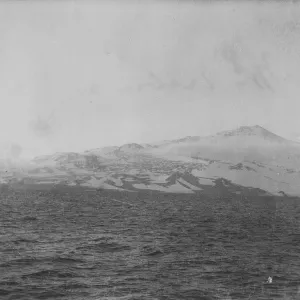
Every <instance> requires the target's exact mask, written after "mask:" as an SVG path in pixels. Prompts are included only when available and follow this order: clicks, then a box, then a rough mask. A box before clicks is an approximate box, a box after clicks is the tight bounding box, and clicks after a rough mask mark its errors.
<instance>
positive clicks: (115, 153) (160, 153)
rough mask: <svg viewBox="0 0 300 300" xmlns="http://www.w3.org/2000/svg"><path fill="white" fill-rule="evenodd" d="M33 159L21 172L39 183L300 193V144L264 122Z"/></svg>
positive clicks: (144, 188) (180, 189) (176, 190)
mask: <svg viewBox="0 0 300 300" xmlns="http://www.w3.org/2000/svg"><path fill="white" fill-rule="evenodd" d="M32 162H33V165H34V166H31V167H30V170H29V169H28V172H27V174H26V176H25V175H24V172H23V173H22V176H23V177H28V178H31V179H32V180H33V181H34V182H36V183H38V182H43V183H45V182H48V183H51V184H54V182H55V183H61V184H67V185H82V186H89V187H95V188H100V187H101V188H105V189H109V188H111V189H117V190H153V191H160V192H174V193H201V192H203V191H204V190H206V189H214V188H217V187H220V185H222V186H223V187H226V189H231V188H232V187H233V186H234V190H235V191H241V190H243V189H245V188H247V189H257V190H258V191H261V192H263V191H265V192H268V193H271V194H277V195H278V194H280V193H281V192H284V193H285V194H287V195H289V194H290V195H300V143H298V142H294V141H290V140H287V139H285V138H283V137H280V136H278V135H276V134H274V133H272V132H270V131H268V130H266V129H264V128H262V127H260V126H242V127H239V128H237V129H234V130H229V131H222V132H219V133H217V134H215V135H211V136H206V137H200V136H188V137H184V138H182V139H177V140H168V141H164V142H160V143H152V144H137V143H131V144H125V145H122V146H113V147H104V148H98V149H91V150H87V151H85V152H84V153H75V152H68V153H55V154H53V155H47V156H42V157H36V158H35V159H34V160H33V161H32ZM2 178H5V175H3V174H2ZM10 178H12V175H11V176H10Z"/></svg>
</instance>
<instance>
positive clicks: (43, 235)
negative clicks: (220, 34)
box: [0, 191, 300, 300]
mask: <svg viewBox="0 0 300 300" xmlns="http://www.w3.org/2000/svg"><path fill="white" fill-rule="evenodd" d="M0 197H1V201H0V299H3V300H5V299H7V300H8V299H11V300H15V299H24V300H25V299H26V300H31V299H70V300H71V299H72V300H79V299H87V300H89V299H110V300H112V299H222V300H229V299H300V227H299V221H300V201H299V200H291V199H285V198H281V199H270V198H255V197H253V198H251V199H243V200H240V201H238V200H237V199H232V198H230V197H229V198H228V199H209V198H208V197H204V196H200V195H199V196H181V195H157V196H156V195H152V196H150V195H149V194H144V195H143V194H139V195H138V196H136V197H132V196H130V195H129V194H121V193H111V194H109V193H108V192H105V193H100V194H98V195H96V194H93V193H87V192H85V193H83V192H81V193H79V192H76V193H75V192H74V193H70V192H68V193H67V192H64V191H61V192H56V193H51V192H44V193H39V192H37V191H36V192H35V191H30V192H29V191H27V192H25V191H15V192H6V193H2V194H1V196H0ZM268 276H272V277H273V283H272V284H266V280H267V278H268Z"/></svg>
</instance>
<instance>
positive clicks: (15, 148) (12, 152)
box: [10, 144, 23, 159]
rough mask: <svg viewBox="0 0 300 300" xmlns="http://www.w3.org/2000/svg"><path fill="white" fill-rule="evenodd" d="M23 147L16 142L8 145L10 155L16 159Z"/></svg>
mask: <svg viewBox="0 0 300 300" xmlns="http://www.w3.org/2000/svg"><path fill="white" fill-rule="evenodd" d="M22 151H23V148H22V147H21V146H20V145H18V144H11V146H10V156H11V157H12V158H14V159H18V158H19V157H20V155H21V154H22Z"/></svg>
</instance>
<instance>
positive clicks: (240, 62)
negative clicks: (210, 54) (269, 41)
mask: <svg viewBox="0 0 300 300" xmlns="http://www.w3.org/2000/svg"><path fill="white" fill-rule="evenodd" d="M215 54H216V55H217V56H221V58H222V59H223V60H224V61H226V62H227V63H228V64H229V65H231V67H232V70H233V72H234V74H235V75H236V77H237V81H236V85H237V86H239V87H243V86H247V85H251V86H255V87H256V88H258V89H260V90H269V91H273V87H272V84H271V80H270V79H271V77H272V73H271V71H270V66H269V63H268V60H267V54H266V53H262V54H261V55H258V56H255V55H254V53H252V52H250V50H249V49H246V47H245V45H244V44H243V43H242V39H240V38H235V39H233V40H231V41H225V42H222V43H221V45H220V47H219V48H218V49H217V50H216V52H215Z"/></svg>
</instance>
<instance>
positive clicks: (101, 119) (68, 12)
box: [0, 0, 300, 157]
mask: <svg viewBox="0 0 300 300" xmlns="http://www.w3.org/2000/svg"><path fill="white" fill-rule="evenodd" d="M299 69H300V4H299V3H298V2H296V3H294V2H292V1H273V2H269V1H253V2H250V1H248V2H247V1H237V0H236V1H214V2H212V1H183V0H182V1H175V0H174V1H157V0H153V1H134V0H122V1H116V0H113V1H104V0H103V1H97V2H96V1H43V2H42V1H40V2H38V1H10V2H6V1H3V2H1V3H0V105H1V110H0V126H1V128H2V130H1V131H0V148H1V147H2V149H6V150H5V151H12V152H13V153H14V154H12V155H14V156H18V157H19V156H20V157H29V156H35V155H42V154H48V153H52V152H57V151H83V150H86V149H90V148H97V147H102V146H109V145H122V144H124V143H131V142H137V143H146V142H154V141H160V140H164V139H173V138H180V137H184V136H188V135H209V134H213V133H216V132H218V131H221V130H228V129H232V128H236V127H238V126H242V125H246V126H247V125H256V124H258V125H261V126H263V127H265V128H267V129H269V130H271V131H273V132H275V133H276V134H279V135H282V136H284V137H287V138H291V139H296V138H297V137H299V136H300V118H299V113H300V101H299V99H298V97H299V95H300V85H299V82H300V72H299ZM11 145H13V146H11ZM7 149H14V150H7Z"/></svg>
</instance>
